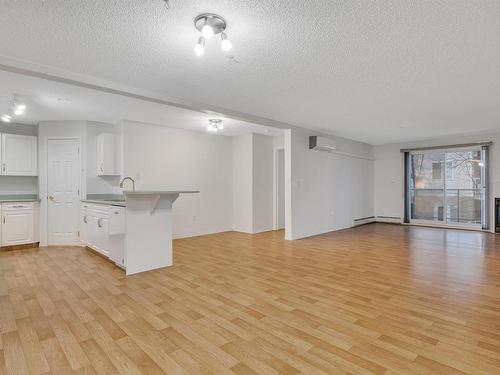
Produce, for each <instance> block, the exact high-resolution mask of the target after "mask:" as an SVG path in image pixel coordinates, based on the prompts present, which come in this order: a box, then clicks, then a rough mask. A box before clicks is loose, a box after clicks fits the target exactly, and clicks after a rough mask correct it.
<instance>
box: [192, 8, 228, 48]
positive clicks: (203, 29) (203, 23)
mask: <svg viewBox="0 0 500 375" xmlns="http://www.w3.org/2000/svg"><path fill="white" fill-rule="evenodd" d="M194 27H196V29H197V30H198V31H199V32H200V33H201V36H200V38H199V39H198V43H197V44H196V45H195V46H194V53H195V54H196V55H197V56H202V55H203V54H204V53H205V42H206V41H207V40H208V39H210V38H212V37H213V36H214V35H217V34H220V35H221V44H220V47H221V49H222V50H223V51H226V52H227V51H229V50H230V49H231V48H233V44H232V43H231V41H230V40H229V39H228V37H227V34H226V33H225V30H226V20H224V18H222V17H221V16H219V15H217V14H212V13H203V14H200V15H199V16H197V17H196V18H195V19H194Z"/></svg>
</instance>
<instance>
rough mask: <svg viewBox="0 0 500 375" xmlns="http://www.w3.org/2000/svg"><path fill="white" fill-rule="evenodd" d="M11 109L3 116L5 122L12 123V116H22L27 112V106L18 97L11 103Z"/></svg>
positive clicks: (15, 96)
mask: <svg viewBox="0 0 500 375" xmlns="http://www.w3.org/2000/svg"><path fill="white" fill-rule="evenodd" d="M9 104H10V108H9V109H8V110H7V111H6V112H5V113H4V114H3V115H2V117H1V119H2V121H3V122H11V121H12V116H21V115H22V114H24V111H25V110H26V104H24V103H23V102H21V101H20V100H19V97H18V96H17V95H14V98H13V99H12V100H11V101H10V102H9Z"/></svg>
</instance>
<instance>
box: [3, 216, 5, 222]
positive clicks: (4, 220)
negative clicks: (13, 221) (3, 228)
mask: <svg viewBox="0 0 500 375" xmlns="http://www.w3.org/2000/svg"><path fill="white" fill-rule="evenodd" d="M3 223H4V224H5V216H4V217H3Z"/></svg>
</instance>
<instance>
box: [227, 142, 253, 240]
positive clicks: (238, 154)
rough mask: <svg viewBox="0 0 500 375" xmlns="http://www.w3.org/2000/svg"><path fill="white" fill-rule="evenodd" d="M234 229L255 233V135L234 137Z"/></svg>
mask: <svg viewBox="0 0 500 375" xmlns="http://www.w3.org/2000/svg"><path fill="white" fill-rule="evenodd" d="M232 158H233V230H235V231H238V232H245V233H253V135H252V134H246V135H241V136H237V137H233V139H232Z"/></svg>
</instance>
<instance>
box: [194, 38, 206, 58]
mask: <svg viewBox="0 0 500 375" xmlns="http://www.w3.org/2000/svg"><path fill="white" fill-rule="evenodd" d="M194 53H195V54H196V56H203V54H204V53H205V39H204V38H203V37H202V36H200V39H198V43H197V44H196V45H195V46H194Z"/></svg>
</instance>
